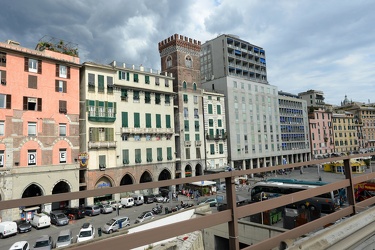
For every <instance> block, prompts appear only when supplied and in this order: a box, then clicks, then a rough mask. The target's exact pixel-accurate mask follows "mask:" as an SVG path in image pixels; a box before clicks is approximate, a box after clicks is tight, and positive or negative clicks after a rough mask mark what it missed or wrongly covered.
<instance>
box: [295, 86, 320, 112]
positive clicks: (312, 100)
mask: <svg viewBox="0 0 375 250" xmlns="http://www.w3.org/2000/svg"><path fill="white" fill-rule="evenodd" d="M298 96H299V97H300V98H301V99H302V100H305V101H306V103H307V107H315V108H324V107H325V102H324V93H323V91H319V90H312V89H310V90H308V91H306V92H301V93H298Z"/></svg>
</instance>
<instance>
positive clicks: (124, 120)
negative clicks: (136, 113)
mask: <svg viewBox="0 0 375 250" xmlns="http://www.w3.org/2000/svg"><path fill="white" fill-rule="evenodd" d="M121 118H122V120H121V123H122V127H123V128H127V127H128V124H129V123H128V112H122V113H121Z"/></svg>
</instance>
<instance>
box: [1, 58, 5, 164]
mask: <svg viewBox="0 0 375 250" xmlns="http://www.w3.org/2000/svg"><path fill="white" fill-rule="evenodd" d="M0 61H1V59H0ZM4 162H5V160H4V150H0V168H2V167H4Z"/></svg>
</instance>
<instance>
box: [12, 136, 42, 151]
mask: <svg viewBox="0 0 375 250" xmlns="http://www.w3.org/2000/svg"><path fill="white" fill-rule="evenodd" d="M29 141H34V142H37V143H38V145H39V147H40V148H41V149H44V145H43V143H42V142H41V141H40V140H39V139H37V138H35V137H25V138H24V139H23V140H22V141H21V143H20V145H19V146H18V149H21V148H22V147H23V146H24V145H25V144H26V143H28V142H29Z"/></svg>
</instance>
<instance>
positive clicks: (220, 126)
mask: <svg viewBox="0 0 375 250" xmlns="http://www.w3.org/2000/svg"><path fill="white" fill-rule="evenodd" d="M203 110H204V128H205V129H204V133H205V135H206V136H205V138H204V142H205V148H206V152H205V154H206V156H205V158H206V166H207V168H206V170H207V171H212V170H217V169H224V168H225V167H227V165H228V156H227V133H226V121H225V116H226V110H225V97H224V95H223V94H219V93H213V92H206V91H204V92H203ZM195 127H199V123H198V121H196V125H195Z"/></svg>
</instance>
